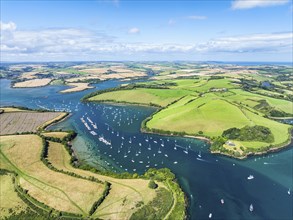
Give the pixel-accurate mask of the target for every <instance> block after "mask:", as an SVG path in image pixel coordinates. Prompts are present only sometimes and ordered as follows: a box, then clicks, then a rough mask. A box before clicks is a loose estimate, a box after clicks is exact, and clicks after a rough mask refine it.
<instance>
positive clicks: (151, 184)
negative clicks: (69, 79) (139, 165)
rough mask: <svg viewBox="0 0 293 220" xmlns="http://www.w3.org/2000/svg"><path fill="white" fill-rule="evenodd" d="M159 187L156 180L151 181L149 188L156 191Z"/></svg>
mask: <svg viewBox="0 0 293 220" xmlns="http://www.w3.org/2000/svg"><path fill="white" fill-rule="evenodd" d="M157 187H158V184H156V183H155V181H154V180H150V182H149V188H151V189H156V188H157Z"/></svg>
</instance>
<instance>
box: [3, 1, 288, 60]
mask: <svg viewBox="0 0 293 220" xmlns="http://www.w3.org/2000/svg"><path fill="white" fill-rule="evenodd" d="M292 16H293V8H292V1H291V0H227V1H219V0H218V1H208V0H205V1H192V0H190V1H166V0H165V1H154V0H152V1H133V0H132V1H124V0H114V1H94V0H92V1H13V0H9V1H8V0H3V1H1V60H2V61H71V60H72V61H75V60H142V61H143V60H192V61H205V60H217V61H291V60H292Z"/></svg>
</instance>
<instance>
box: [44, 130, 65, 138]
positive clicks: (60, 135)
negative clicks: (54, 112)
mask: <svg viewBox="0 0 293 220" xmlns="http://www.w3.org/2000/svg"><path fill="white" fill-rule="evenodd" d="M42 135H43V136H45V137H53V138H59V139H63V138H65V137H66V136H67V135H68V133H67V132H63V131H58V132H54V131H53V132H43V133H42Z"/></svg>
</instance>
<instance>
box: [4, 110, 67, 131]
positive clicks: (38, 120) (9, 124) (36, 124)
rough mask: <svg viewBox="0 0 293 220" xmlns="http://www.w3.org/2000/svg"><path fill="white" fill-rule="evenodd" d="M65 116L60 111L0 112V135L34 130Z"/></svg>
mask: <svg viewBox="0 0 293 220" xmlns="http://www.w3.org/2000/svg"><path fill="white" fill-rule="evenodd" d="M64 116H65V113H60V112H31V111H19V112H18V111H17V112H6V111H4V113H2V114H0V124H1V130H0V135H4V134H14V133H17V132H19V133H21V132H35V131H37V129H39V128H41V127H43V126H46V125H48V124H50V123H51V122H52V121H54V120H57V119H60V118H62V117H64Z"/></svg>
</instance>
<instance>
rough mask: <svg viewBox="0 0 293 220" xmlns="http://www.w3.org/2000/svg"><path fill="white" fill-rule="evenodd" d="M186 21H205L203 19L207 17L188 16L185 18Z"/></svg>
mask: <svg viewBox="0 0 293 220" xmlns="http://www.w3.org/2000/svg"><path fill="white" fill-rule="evenodd" d="M187 19H190V20H205V19H207V16H202V15H190V16H188V17H187Z"/></svg>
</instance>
